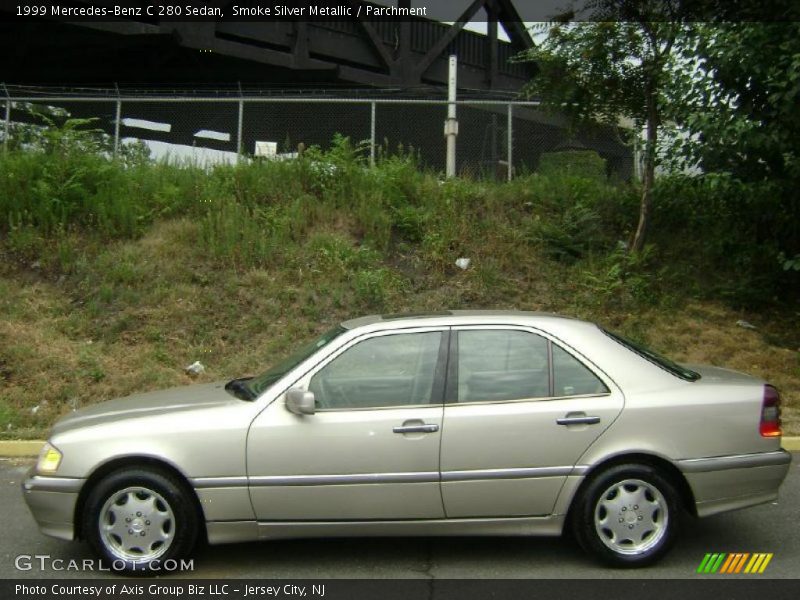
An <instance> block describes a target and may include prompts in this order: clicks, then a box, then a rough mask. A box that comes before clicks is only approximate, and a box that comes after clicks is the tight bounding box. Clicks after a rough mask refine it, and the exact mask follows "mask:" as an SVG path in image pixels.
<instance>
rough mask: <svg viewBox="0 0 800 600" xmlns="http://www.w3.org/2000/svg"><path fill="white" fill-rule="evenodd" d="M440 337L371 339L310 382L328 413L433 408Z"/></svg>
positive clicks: (420, 335) (431, 334) (430, 334)
mask: <svg viewBox="0 0 800 600" xmlns="http://www.w3.org/2000/svg"><path fill="white" fill-rule="evenodd" d="M441 339H442V333H441V332H439V331H434V332H428V333H403V334H392V335H383V336H379V337H373V338H369V339H367V340H364V341H363V342H359V343H357V344H355V345H354V346H352V347H350V348H348V349H347V350H345V351H344V352H343V353H342V354H340V355H339V356H337V357H336V358H335V359H334V360H332V361H331V362H330V363H328V364H327V365H325V367H323V368H322V369H320V370H319V371H318V372H317V373H315V374H314V376H313V377H312V378H311V381H310V383H309V387H308V389H309V391H311V392H313V393H314V399H315V401H316V404H317V407H318V408H319V409H321V410H324V409H344V408H381V407H389V406H410V405H417V404H430V403H431V400H432V398H431V396H432V393H433V383H434V378H435V375H436V363H437V360H438V357H439V345H440V343H441Z"/></svg>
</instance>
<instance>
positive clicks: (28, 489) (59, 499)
mask: <svg viewBox="0 0 800 600" xmlns="http://www.w3.org/2000/svg"><path fill="white" fill-rule="evenodd" d="M83 482H84V480H83V479H75V478H71V477H43V476H41V475H36V474H35V472H34V470H33V469H31V470H30V471H28V475H27V476H26V477H25V479H24V481H23V482H22V497H23V498H25V503H26V504H27V505H28V508H29V509H30V511H31V514H32V515H33V518H34V519H35V520H36V523H37V524H38V525H39V529H40V530H41V532H42V533H44V534H46V535H49V536H52V537H56V538H59V539H62V540H72V539H74V538H75V522H74V521H75V504H76V503H77V501H78V493H79V492H80V489H81V486H82V485H83Z"/></svg>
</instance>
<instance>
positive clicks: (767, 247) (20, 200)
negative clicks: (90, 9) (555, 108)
mask: <svg viewBox="0 0 800 600" xmlns="http://www.w3.org/2000/svg"><path fill="white" fill-rule="evenodd" d="M90 128H91V123H75V124H70V126H69V127H68V128H64V129H63V130H62V131H61V132H52V134H51V135H50V137H49V138H48V139H46V140H38V141H37V140H36V138H35V136H32V137H31V138H30V139H27V140H26V141H25V142H24V145H23V146H18V147H17V148H16V149H14V148H12V150H11V151H9V152H8V153H7V154H4V155H0V236H2V239H0V259H2V260H0V435H5V436H18V435H23V436H28V435H37V432H38V431H39V430H41V429H42V428H44V427H47V426H48V425H49V424H50V423H51V422H52V420H53V419H54V418H55V417H57V416H58V415H60V414H63V413H65V412H67V411H69V410H72V408H73V407H75V406H84V405H87V404H90V403H92V402H96V401H98V400H102V399H108V398H112V397H116V396H121V395H125V394H128V393H133V392H137V391H145V390H149V389H156V388H163V387H167V386H170V385H180V384H184V383H188V382H190V381H191V380H190V379H189V378H188V376H186V375H185V374H184V373H183V371H182V366H185V365H186V364H190V363H191V362H194V361H195V360H202V361H203V363H204V364H205V365H206V366H207V369H208V372H207V374H205V375H202V376H201V378H200V379H201V380H204V381H213V380H216V379H221V378H224V377H229V376H230V377H232V376H235V375H245V374H253V373H256V372H258V371H260V370H262V369H264V368H266V367H267V366H268V365H270V364H272V363H274V362H275V360H276V359H277V358H278V357H279V356H280V355H282V354H284V353H285V352H286V351H288V350H290V349H291V348H292V347H293V346H294V345H295V344H296V343H297V342H298V341H301V340H303V339H307V338H309V337H312V336H314V335H315V334H317V333H320V332H321V330H322V329H325V328H326V327H328V326H330V325H332V324H333V323H335V322H337V321H341V320H343V319H346V318H350V317H353V316H355V315H358V314H363V313H368V312H408V311H431V310H442V309H445V308H453V309H458V308H521V309H534V310H540V309H541V310H549V311H555V312H560V313H566V314H572V315H577V316H582V317H586V318H589V319H595V320H601V321H603V322H604V323H606V324H609V325H611V326H615V327H618V328H620V329H622V330H623V331H625V332H627V333H633V334H634V335H635V336H636V337H637V338H638V339H641V341H644V342H647V343H649V344H651V345H653V346H654V347H655V348H660V349H663V350H665V351H667V352H671V353H673V354H675V356H676V358H678V359H682V358H683V357H684V355H685V357H686V358H691V359H692V360H697V361H700V362H718V363H722V364H730V365H731V366H734V367H736V366H739V365H741V366H740V368H742V369H743V370H751V369H750V368H749V367H748V363H749V362H752V364H753V365H758V368H757V370H759V371H763V372H764V374H765V375H766V374H767V373H768V372H769V371H770V369H772V368H775V369H777V377H776V380H777V381H778V383H780V385H781V386H782V388H783V389H784V398H785V401H786V403H787V405H788V406H789V407H790V408H791V407H792V406H794V404H796V403H797V401H798V399H800V375H798V373H800V371H798V358H797V356H798V355H797V351H796V348H797V344H796V339H797V335H798V333H800V332H798V330H797V327H796V323H798V322H800V321H798V320H797V318H796V306H793V305H789V306H788V307H787V308H784V309H780V310H783V311H784V312H785V314H786V315H789V317H787V318H786V319H784V320H782V321H780V323H779V324H777V325H775V326H774V327H773V328H772V329H770V330H769V331H766V330H767V329H768V322H769V321H770V320H771V319H767V318H764V319H763V322H764V323H765V324H764V325H763V327H764V328H765V334H764V340H767V341H764V340H762V339H761V338H760V337H752V339H751V338H747V339H745V340H743V339H741V338H742V336H743V335H745V334H746V335H750V336H757V335H758V334H751V333H750V332H744V333H743V331H742V330H741V328H735V327H734V328H731V327H730V326H729V324H730V323H733V322H735V321H736V320H737V319H739V318H742V316H743V315H742V314H740V313H739V312H735V311H733V310H732V309H729V308H724V307H719V306H718V304H716V303H717V302H718V301H719V299H720V298H724V297H725V296H724V295H723V294H724V292H725V290H732V289H733V290H734V291H735V288H736V286H737V285H738V286H741V287H742V288H746V290H748V291H750V292H751V293H752V294H758V293H759V292H760V291H761V290H762V289H771V288H761V287H757V286H756V287H754V286H753V282H754V281H756V279H755V278H756V276H757V275H758V269H759V268H761V267H760V265H762V264H766V263H764V262H763V261H766V260H767V259H768V260H769V261H770V262H769V269H772V270H767V269H766V268H764V270H763V272H764V273H765V274H766V275H765V276H768V277H770V278H771V277H773V276H774V273H779V277H782V278H784V279H782V281H786V280H788V278H792V277H795V278H796V277H797V276H798V273H799V272H798V271H797V270H796V268H795V263H796V262H797V261H798V258H797V252H798V250H797V249H796V248H794V247H793V246H791V245H784V246H781V244H779V243H772V242H764V243H762V244H761V245H760V247H759V248H754V244H753V243H752V242H751V241H749V238H748V236H749V235H751V234H752V233H753V232H754V231H756V229H758V227H763V225H759V226H756V225H752V224H749V223H748V224H745V225H743V226H742V227H741V231H742V232H741V233H738V232H736V231H735V232H734V233H731V234H730V235H729V236H728V237H725V235H724V232H725V227H727V228H729V229H730V228H732V227H733V225H732V224H733V222H734V220H735V219H736V218H738V217H741V216H742V215H748V214H751V213H749V212H747V211H748V210H756V209H757V208H758V209H759V210H760V209H763V206H764V204H763V203H764V202H765V201H766V200H764V198H763V197H760V199H757V200H756V199H752V200H751V201H750V202H749V204H748V205H747V206H745V207H743V206H740V205H739V204H737V203H736V202H735V199H736V195H735V193H734V188H732V187H730V186H731V184H729V183H724V184H719V185H721V186H723V187H721V188H720V189H718V190H716V191H713V193H712V191H709V190H704V188H703V187H702V186H701V185H700V184H696V183H691V184H689V183H686V182H676V181H665V182H664V184H663V185H664V187H663V188H661V189H659V190H658V201H657V202H656V207H655V210H656V215H655V218H654V222H655V223H656V224H655V225H654V236H653V240H654V241H655V242H656V244H654V245H653V246H651V247H648V248H647V249H646V250H645V252H643V253H641V254H638V255H632V254H629V253H628V252H627V251H626V250H625V243H626V241H627V240H628V239H629V237H630V233H631V230H632V227H633V226H634V224H635V216H636V212H635V210H636V207H637V206H638V200H637V193H638V192H637V190H636V189H635V187H634V186H629V185H623V184H619V183H613V182H609V181H608V180H606V178H605V177H604V176H601V173H600V170H601V166H602V165H601V163H599V162H597V160H595V159H594V158H592V159H591V161H590V163H591V164H590V165H589V166H588V167H587V169H584V170H583V171H581V170H577V169H573V170H572V171H570V172H569V173H565V172H562V171H561V170H560V168H559V167H558V165H557V164H554V166H553V167H552V168H551V169H550V172H549V173H548V172H545V173H538V174H528V175H523V176H518V177H517V178H515V180H514V181H512V182H510V183H495V182H490V181H485V182H480V181H479V182H476V181H465V180H461V179H453V180H446V181H442V180H440V178H439V174H437V173H430V172H425V171H424V170H422V169H420V167H419V164H418V161H417V159H416V157H415V156H414V153H413V152H403V153H399V154H395V155H390V154H389V153H388V152H386V151H385V150H384V151H383V152H381V153H379V155H378V161H377V164H376V165H375V166H374V167H373V166H371V165H370V164H369V160H368V157H367V154H366V152H365V148H364V146H363V145H362V144H360V143H358V142H353V141H351V140H349V139H347V138H344V137H337V139H336V140H335V141H334V144H333V146H332V148H331V150H329V151H322V150H321V149H319V148H309V149H307V150H306V151H305V152H304V153H303V155H302V156H301V157H299V158H298V159H296V160H288V161H269V160H252V161H242V162H241V163H239V164H233V165H220V166H218V167H215V168H213V169H206V168H201V167H200V166H198V165H193V164H185V163H182V164H176V163H154V162H151V161H150V160H149V159H148V158H147V156H146V154H145V153H144V152H143V150H142V148H140V147H131V148H126V149H125V152H124V153H123V155H122V156H120V157H119V158H118V159H117V160H114V159H112V158H111V156H110V153H109V152H108V149H107V147H106V145H105V141H104V140H103V139H102V137H101V138H100V139H94V138H93V136H95V135H96V133H93V132H91V131H90ZM88 150H91V151H88ZM554 160H555V159H554ZM559 160H561V159H560V158H559ZM582 160H583V159H582ZM708 185H710V184H708ZM762 191H763V190H762ZM764 193H766V192H764ZM714 194H716V195H714ZM709 198H710V200H709V201H710V202H711V205H712V207H713V210H712V208H709V207H705V206H704V205H703V202H705V201H706V200H707V199H709ZM747 207H750V208H747ZM715 215H717V216H718V217H719V218H720V219H721V220H722V222H723V223H724V224H725V225H724V226H723V225H716V224H715V220H714V219H715V218H717V216H715ZM779 225H780V227H782V228H783V229H780V231H781V232H784V233H786V235H787V237H786V239H787V240H790V239H793V238H791V235H790V234H792V231H793V229H792V227H794V225H793V223H786V224H779ZM754 227H755V228H756V229H753V228H754ZM737 231H738V230H737ZM765 231H766V230H765ZM664 232H668V234H667V233H664ZM703 232H709V235H711V236H712V239H710V240H708V244H706V243H705V238H704V237H703V235H701V234H702V233H703ZM762 233H764V232H762ZM781 251H782V252H784V254H783V255H781V254H780V253H779V252H781ZM461 257H466V258H470V259H471V263H470V266H469V268H468V269H467V270H465V271H464V270H461V269H458V268H457V267H455V266H454V262H455V260H456V259H457V258H461ZM787 264H788V265H789V268H786V269H785V266H786V265H787ZM784 269H785V270H784ZM739 274H742V275H743V276H742V278H741V281H740V280H739V279H737V277H738V275H739ZM706 281H711V282H713V283H714V286H719V287H713V288H712V287H711V286H710V284H706V283H705V282H706ZM770 281H773V280H772V279H771V280H770ZM723 284H724V286H723ZM712 289H713V290H716V291H715V292H714V294H716V296H714V300H713V301H709V297H710V296H711V295H712V292H711V290H712ZM697 297H702V298H704V301H703V302H704V303H702V304H700V305H699V306H700V308H698V309H697V310H698V311H699V313H698V314H700V316H696V315H694V314H692V313H686V312H685V311H684V310H683V307H685V306H686V305H687V304H689V303H691V302H697V300H696V299H693V298H697ZM737 297H738V298H740V297H741V295H738V296H737ZM778 306H780V305H778ZM793 311H794V312H793ZM784 312H781V313H779V314H784ZM746 316H747V318H748V320H752V321H753V322H757V317H758V315H757V314H748V315H746ZM773 319H774V318H773ZM787 323H788V324H789V325H786V324H787ZM792 323H794V324H795V326H792V325H791V324H792ZM759 326H760V327H761V326H762V325H759ZM768 335H771V336H774V337H771V338H768V337H767V336H768ZM693 336H694V337H693ZM703 336H705V337H703ZM700 337H703V339H706V338H707V339H709V340H713V342H714V343H711V342H709V344H707V346H708V347H703V348H701V349H699V350H697V351H696V353H694V354H693V353H692V352H695V351H693V350H690V347H692V346H693V344H694V341H693V340H694V339H695V338H700ZM772 339H774V340H778V341H775V342H774V343H772V342H769V343H768V341H769V340H772ZM737 344H738V345H737ZM783 346H786V347H783ZM720 347H724V348H725V349H726V350H725V352H724V353H723V352H721V351H720V350H719V348H720ZM773 366H774V367H773ZM787 390H788V391H787ZM37 407H38V408H37ZM797 422H798V423H800V419H798V421H797ZM797 427H798V428H800V425H797ZM798 430H800V429H798Z"/></svg>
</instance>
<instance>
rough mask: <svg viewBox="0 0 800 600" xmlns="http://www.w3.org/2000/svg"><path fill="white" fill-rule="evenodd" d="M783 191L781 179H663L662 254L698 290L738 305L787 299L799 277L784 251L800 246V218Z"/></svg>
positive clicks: (659, 210) (658, 201)
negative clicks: (756, 180)
mask: <svg viewBox="0 0 800 600" xmlns="http://www.w3.org/2000/svg"><path fill="white" fill-rule="evenodd" d="M780 191H781V184H780V182H778V183H774V182H742V181H739V180H737V179H735V178H733V177H730V176H726V175H714V174H709V175H705V176H703V177H685V176H673V177H666V178H663V179H660V180H659V181H658V185H657V186H656V189H655V212H654V215H653V223H654V232H655V234H654V238H655V239H656V240H657V242H658V243H659V245H660V246H661V247H662V248H663V249H664V250H665V252H666V254H667V256H665V258H664V260H665V261H668V262H670V263H672V264H673V265H674V268H675V269H677V270H679V271H680V272H681V273H682V274H683V275H684V276H685V278H686V280H687V281H692V282H694V283H695V286H696V288H697V289H699V290H702V292H703V294H705V295H719V296H722V297H724V298H726V299H728V300H730V301H732V302H734V303H735V304H736V305H742V306H753V305H759V304H761V303H763V302H764V301H765V300H775V299H783V298H788V297H791V296H792V295H793V294H796V293H797V292H798V291H800V277H798V273H797V271H795V270H794V265H795V264H796V263H794V262H792V260H791V259H788V258H787V257H788V256H791V255H792V254H791V251H792V250H793V249H796V248H800V222H799V221H798V219H797V218H796V217H795V216H794V215H796V214H797V206H796V203H795V201H794V200H793V198H787V197H786V196H784V195H782V194H781V193H780ZM787 264H788V267H787Z"/></svg>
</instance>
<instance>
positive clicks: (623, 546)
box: [572, 464, 680, 567]
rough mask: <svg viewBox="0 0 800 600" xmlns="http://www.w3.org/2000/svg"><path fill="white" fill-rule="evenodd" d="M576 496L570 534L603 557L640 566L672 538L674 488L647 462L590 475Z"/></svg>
mask: <svg viewBox="0 0 800 600" xmlns="http://www.w3.org/2000/svg"><path fill="white" fill-rule="evenodd" d="M576 502H577V504H576V505H575V509H574V512H573V517H572V518H573V521H572V526H573V531H574V534H575V537H576V538H577V539H578V542H579V543H580V545H581V546H582V547H583V548H584V549H585V550H586V551H588V552H590V553H591V554H593V555H595V556H596V557H597V558H599V559H600V560H602V561H603V562H605V563H608V564H611V565H613V566H618V567H643V566H646V565H649V564H652V563H654V562H655V561H657V560H659V559H660V558H661V557H662V556H664V554H666V552H667V551H668V550H669V547H670V546H671V544H672V542H673V541H674V538H675V533H676V530H677V527H678V518H679V512H680V504H679V502H678V494H677V492H676V491H675V487H674V486H673V484H672V483H671V482H670V481H669V479H667V478H666V477H664V476H663V475H662V474H661V473H660V472H659V471H658V470H656V469H654V468H653V467H650V466H646V465H636V464H629V465H618V466H615V467H611V468H609V469H607V470H605V471H603V472H601V473H599V474H598V475H597V476H595V477H593V478H592V479H591V480H590V481H589V483H588V484H587V485H586V487H585V488H584V489H583V491H582V492H581V494H580V496H579V497H578V498H577V499H576Z"/></svg>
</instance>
